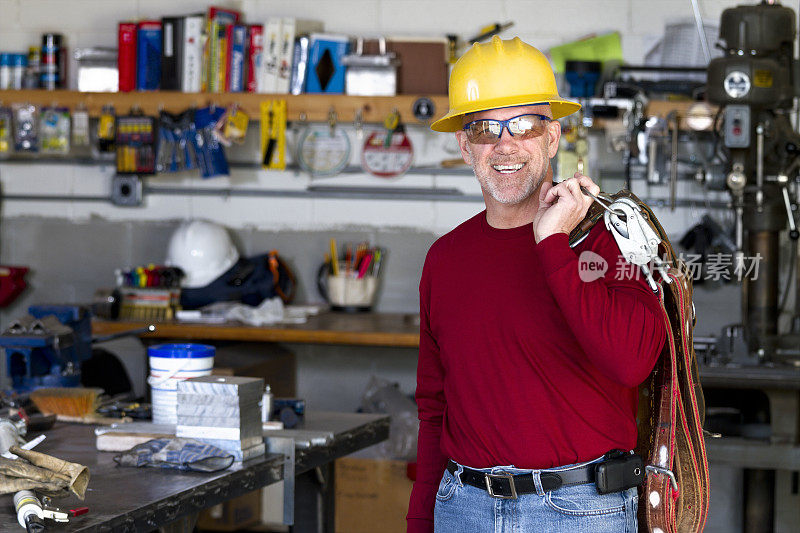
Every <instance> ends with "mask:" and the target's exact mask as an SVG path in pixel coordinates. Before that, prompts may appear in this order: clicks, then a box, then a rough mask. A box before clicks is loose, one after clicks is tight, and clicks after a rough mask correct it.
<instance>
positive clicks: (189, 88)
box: [181, 15, 205, 93]
mask: <svg viewBox="0 0 800 533" xmlns="http://www.w3.org/2000/svg"><path fill="white" fill-rule="evenodd" d="M204 22H205V17H203V15H189V16H188V17H185V18H184V22H183V60H182V67H183V68H182V72H181V90H182V91H183V92H186V93H198V92H200V91H201V89H202V88H203V85H202V83H203V26H204Z"/></svg>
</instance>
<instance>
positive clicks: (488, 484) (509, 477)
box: [484, 472, 517, 500]
mask: <svg viewBox="0 0 800 533" xmlns="http://www.w3.org/2000/svg"><path fill="white" fill-rule="evenodd" d="M492 479H507V480H508V484H509V486H510V487H511V496H504V495H502V494H495V493H494V491H493V490H492V481H491V480H492ZM484 480H486V491H487V492H488V493H489V496H491V497H492V498H497V499H500V500H516V499H517V488H516V487H515V486H514V476H513V475H512V474H509V473H508V472H502V473H499V474H489V473H488V472H487V473H485V474H484Z"/></svg>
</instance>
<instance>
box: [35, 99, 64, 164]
mask: <svg viewBox="0 0 800 533" xmlns="http://www.w3.org/2000/svg"><path fill="white" fill-rule="evenodd" d="M39 124H40V125H39V131H40V132H41V135H40V136H41V143H42V153H43V154H62V155H65V154H68V153H69V144H70V143H69V141H70V139H69V137H70V116H69V109H67V108H65V107H46V108H44V109H42V114H41V119H40V121H39Z"/></svg>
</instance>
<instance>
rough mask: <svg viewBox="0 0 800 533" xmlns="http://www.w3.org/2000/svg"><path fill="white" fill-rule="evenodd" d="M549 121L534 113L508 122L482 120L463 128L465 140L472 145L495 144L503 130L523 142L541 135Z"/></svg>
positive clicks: (547, 118)
mask: <svg viewBox="0 0 800 533" xmlns="http://www.w3.org/2000/svg"><path fill="white" fill-rule="evenodd" d="M550 120H551V119H550V117H546V116H545V115H538V114H536V113H528V114H525V115H519V116H516V117H511V118H510V119H508V120H495V119H489V118H482V119H480V120H473V121H472V122H470V123H469V124H467V125H466V126H464V131H465V132H466V133H467V140H468V141H469V142H471V143H472V144H494V143H496V142H497V141H499V140H500V137H501V136H502V135H503V128H505V129H507V130H508V133H509V134H510V135H511V136H512V137H516V138H517V139H519V140H523V141H524V140H526V139H533V138H536V137H539V136H540V135H541V134H543V133H544V131H545V129H547V123H548V122H550Z"/></svg>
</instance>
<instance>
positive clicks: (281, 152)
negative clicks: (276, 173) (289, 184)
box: [261, 100, 286, 170]
mask: <svg viewBox="0 0 800 533" xmlns="http://www.w3.org/2000/svg"><path fill="white" fill-rule="evenodd" d="M261 164H262V165H263V166H264V168H265V169H273V170H283V169H285V168H286V100H266V101H263V102H261Z"/></svg>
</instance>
